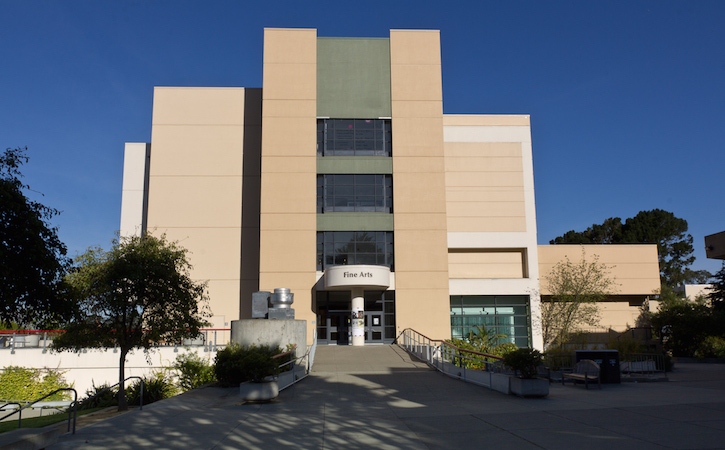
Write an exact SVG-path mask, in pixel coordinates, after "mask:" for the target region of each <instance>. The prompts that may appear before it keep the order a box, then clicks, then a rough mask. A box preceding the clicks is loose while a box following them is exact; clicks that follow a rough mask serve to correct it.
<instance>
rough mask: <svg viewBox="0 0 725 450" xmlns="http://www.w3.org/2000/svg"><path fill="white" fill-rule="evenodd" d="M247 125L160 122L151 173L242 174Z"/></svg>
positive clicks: (155, 140) (154, 138)
mask: <svg viewBox="0 0 725 450" xmlns="http://www.w3.org/2000/svg"><path fill="white" fill-rule="evenodd" d="M243 137H244V127H243V126H241V125H226V126H222V127H220V126H211V125H200V126H193V127H190V126H177V125H161V126H159V125H157V126H154V128H153V152H152V157H151V165H150V168H149V169H150V172H149V173H150V176H157V175H179V174H184V175H241V173H242V139H243Z"/></svg>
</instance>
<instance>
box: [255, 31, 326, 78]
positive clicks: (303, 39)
mask: <svg viewBox="0 0 725 450" xmlns="http://www.w3.org/2000/svg"><path fill="white" fill-rule="evenodd" d="M264 62H265V64H268V63H304V62H307V63H316V62H317V30H316V29H314V28H265V29H264ZM264 87H265V88H266V87H267V86H266V84H264Z"/></svg>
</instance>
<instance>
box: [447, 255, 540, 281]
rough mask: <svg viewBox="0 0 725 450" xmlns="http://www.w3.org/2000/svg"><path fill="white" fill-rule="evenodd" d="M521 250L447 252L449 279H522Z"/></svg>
mask: <svg viewBox="0 0 725 450" xmlns="http://www.w3.org/2000/svg"><path fill="white" fill-rule="evenodd" d="M524 268H525V263H524V252H523V250H520V249H519V250H514V249H512V250H510V251H502V250H456V249H451V250H449V252H448V273H449V275H450V277H451V278H464V279H466V278H473V279H476V278H524V277H525V276H526V273H525V271H524Z"/></svg>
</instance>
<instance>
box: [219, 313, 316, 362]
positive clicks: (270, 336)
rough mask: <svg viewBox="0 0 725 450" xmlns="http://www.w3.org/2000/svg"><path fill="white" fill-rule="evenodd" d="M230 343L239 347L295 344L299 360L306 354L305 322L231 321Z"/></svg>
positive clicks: (283, 346) (284, 346)
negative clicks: (239, 345)
mask: <svg viewBox="0 0 725 450" xmlns="http://www.w3.org/2000/svg"><path fill="white" fill-rule="evenodd" d="M232 342H236V343H238V344H241V345H252V344H254V345H277V346H279V347H282V349H285V348H286V347H287V345H288V344H297V352H296V355H297V357H298V358H299V357H300V356H303V355H304V354H305V353H306V352H307V321H306V320H267V319H243V320H233V321H232Z"/></svg>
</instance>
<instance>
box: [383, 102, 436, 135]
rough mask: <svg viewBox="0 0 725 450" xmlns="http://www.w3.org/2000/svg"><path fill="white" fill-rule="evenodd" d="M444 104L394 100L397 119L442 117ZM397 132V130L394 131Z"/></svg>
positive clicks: (392, 108) (394, 113)
mask: <svg viewBox="0 0 725 450" xmlns="http://www.w3.org/2000/svg"><path fill="white" fill-rule="evenodd" d="M442 107H443V103H442V102H440V101H438V100H393V101H392V102H391V110H392V112H393V116H395V117H441V113H442V112H443V111H442ZM393 132H395V130H393Z"/></svg>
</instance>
